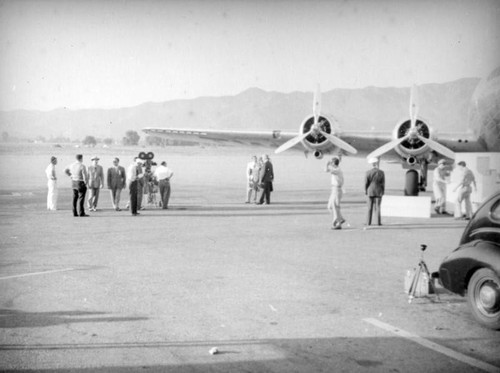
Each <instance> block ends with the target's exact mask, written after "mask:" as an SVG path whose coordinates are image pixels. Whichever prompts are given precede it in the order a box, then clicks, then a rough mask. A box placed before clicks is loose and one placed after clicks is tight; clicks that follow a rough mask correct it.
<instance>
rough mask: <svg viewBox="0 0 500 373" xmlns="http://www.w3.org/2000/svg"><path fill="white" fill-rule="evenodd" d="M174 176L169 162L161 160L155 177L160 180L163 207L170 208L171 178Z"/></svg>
mask: <svg viewBox="0 0 500 373" xmlns="http://www.w3.org/2000/svg"><path fill="white" fill-rule="evenodd" d="M172 176H174V173H173V171H172V170H171V169H170V168H168V167H167V162H165V161H163V162H161V165H160V166H158V167H157V168H156V170H155V172H154V177H155V178H156V180H158V186H159V188H160V196H161V208H162V209H164V210H166V209H168V201H169V199H170V179H171V178H172Z"/></svg>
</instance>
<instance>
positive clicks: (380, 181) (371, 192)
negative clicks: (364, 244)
mask: <svg viewBox="0 0 500 373" xmlns="http://www.w3.org/2000/svg"><path fill="white" fill-rule="evenodd" d="M368 163H370V164H371V165H372V168H371V169H370V170H368V171H367V172H366V174H365V183H364V184H365V185H364V190H365V194H366V197H367V199H366V200H367V207H368V211H367V216H366V224H365V229H366V227H368V226H370V225H372V216H373V214H374V213H375V217H376V224H377V225H382V221H381V220H382V219H381V203H382V196H383V195H384V193H385V174H384V171H382V170H381V169H380V168H379V164H380V162H379V159H378V158H371V159H369V160H368ZM339 164H340V158H339V157H337V156H335V157H333V158H332V159H331V160H330V161H329V162H328V163H327V164H326V167H325V171H326V172H328V173H330V174H331V185H332V191H331V194H330V198H329V199H328V209H329V210H330V211H331V212H332V227H331V229H342V224H343V223H345V219H344V218H343V216H342V212H341V209H340V203H341V200H342V195H343V193H344V175H343V173H342V170H341V169H340V167H339ZM457 167H458V170H459V172H460V180H459V182H458V184H457V186H456V187H455V188H454V190H453V191H454V192H457V199H456V202H455V211H454V217H455V219H457V220H459V219H464V220H470V218H471V217H472V203H471V199H470V197H471V193H472V188H474V189H477V186H476V180H475V177H474V174H473V172H472V171H471V170H470V169H468V168H467V166H466V163H465V162H463V161H461V162H458V163H457ZM433 176H434V177H433V192H434V197H435V207H434V210H435V212H436V213H437V214H447V215H450V214H448V213H447V212H446V185H447V184H449V181H448V176H449V171H448V170H447V169H446V162H445V160H444V159H441V160H439V162H438V166H437V167H436V169H435V170H434V174H433ZM462 204H464V205H465V213H463V212H462Z"/></svg>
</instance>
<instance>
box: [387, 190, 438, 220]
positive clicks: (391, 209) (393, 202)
mask: <svg viewBox="0 0 500 373" xmlns="http://www.w3.org/2000/svg"><path fill="white" fill-rule="evenodd" d="M381 213H382V216H399V217H403V218H430V217H431V197H428V196H422V197H410V196H388V195H384V196H383V197H382V207H381Z"/></svg>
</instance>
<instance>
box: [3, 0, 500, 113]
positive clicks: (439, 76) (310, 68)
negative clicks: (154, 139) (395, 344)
mask: <svg viewBox="0 0 500 373" xmlns="http://www.w3.org/2000/svg"><path fill="white" fill-rule="evenodd" d="M498 65H500V1H497V0H493V1H473V0H460V1H457V0H454V1H451V0H450V1H446V0H441V1H435V0H432V1H425V0H424V1H422V0H417V1H403V0H390V1H389V0H387V1H377V0H374V1H368V0H365V1H314V0H313V1H152V0H150V1H147V0H146V1H118V0H108V1H97V0H95V1H76V0H75V1H71V0H70V1H44V0H38V1H8V0H0V110H12V109H39V110H51V109H54V108H59V107H67V108H70V109H78V108H111V107H124V106H133V105H138V104H141V103H143V102H147V101H155V102H161V101H166V100H174V99H186V98H194V97H199V96H223V95H234V94H237V93H240V92H241V91H243V90H245V89H247V88H250V87H259V88H262V89H265V90H272V91H279V92H292V91H313V90H314V88H315V86H316V84H317V83H320V84H321V88H322V90H330V89H333V88H361V87H366V86H372V85H373V86H379V87H387V86H410V85H411V84H413V83H414V82H415V83H440V82H445V81H452V80H456V79H459V78H463V77H481V76H484V75H486V74H487V73H488V72H490V71H491V70H493V68H494V67H496V66H498Z"/></svg>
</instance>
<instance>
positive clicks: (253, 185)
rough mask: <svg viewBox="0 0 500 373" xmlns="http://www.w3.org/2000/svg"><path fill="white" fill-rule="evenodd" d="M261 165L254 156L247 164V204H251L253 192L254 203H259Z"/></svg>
mask: <svg viewBox="0 0 500 373" xmlns="http://www.w3.org/2000/svg"><path fill="white" fill-rule="evenodd" d="M259 171H260V167H259V163H258V162H257V157H256V156H255V155H254V156H253V157H252V160H251V161H250V162H248V164H247V199H246V201H245V203H250V200H251V199H252V192H254V197H253V202H254V203H255V202H257V192H258V191H259Z"/></svg>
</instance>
